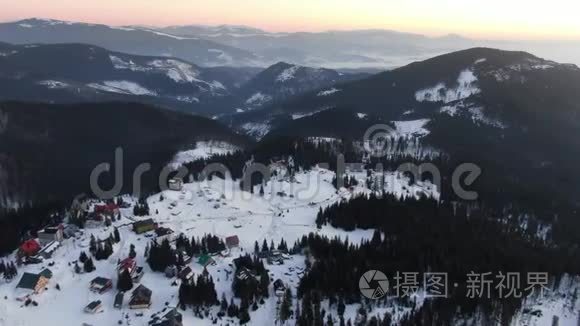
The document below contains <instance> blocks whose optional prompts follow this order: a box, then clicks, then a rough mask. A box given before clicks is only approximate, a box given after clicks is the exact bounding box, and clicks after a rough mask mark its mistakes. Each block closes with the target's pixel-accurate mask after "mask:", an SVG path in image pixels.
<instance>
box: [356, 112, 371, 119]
mask: <svg viewBox="0 0 580 326" xmlns="http://www.w3.org/2000/svg"><path fill="white" fill-rule="evenodd" d="M367 115H368V114H366V113H360V112H359V113H357V114H356V116H357V117H358V118H359V119H364V118H366V117H367Z"/></svg>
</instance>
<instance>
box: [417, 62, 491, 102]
mask: <svg viewBox="0 0 580 326" xmlns="http://www.w3.org/2000/svg"><path fill="white" fill-rule="evenodd" d="M457 84H458V85H457V86H456V87H454V88H447V86H446V85H445V84H444V83H438V84H437V85H435V86H433V87H430V88H425V89H422V90H419V91H417V92H415V99H416V100H417V101H418V102H443V103H450V102H454V101H458V100H462V99H466V98H468V97H470V96H472V95H475V94H479V93H481V90H480V89H479V88H478V87H477V77H476V76H475V74H474V73H473V71H471V70H469V69H466V70H463V71H462V72H461V73H459V76H458V77H457Z"/></svg>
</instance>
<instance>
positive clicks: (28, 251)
mask: <svg viewBox="0 0 580 326" xmlns="http://www.w3.org/2000/svg"><path fill="white" fill-rule="evenodd" d="M39 251H40V244H38V242H36V240H34V239H30V240H26V241H24V242H23V243H22V244H21V245H20V252H21V253H22V255H23V256H27V257H30V256H35V255H36V254H37V253H38V252H39Z"/></svg>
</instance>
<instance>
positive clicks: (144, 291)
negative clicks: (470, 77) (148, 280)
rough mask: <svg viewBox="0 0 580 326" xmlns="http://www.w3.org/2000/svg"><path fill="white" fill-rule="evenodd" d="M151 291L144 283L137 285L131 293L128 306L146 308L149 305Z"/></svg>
mask: <svg viewBox="0 0 580 326" xmlns="http://www.w3.org/2000/svg"><path fill="white" fill-rule="evenodd" d="M152 295H153V292H152V291H151V290H149V289H148V288H147V287H145V286H144V285H139V286H138V287H137V288H136V289H135V290H133V293H131V300H129V308H131V309H148V308H149V307H150V306H151V296H152Z"/></svg>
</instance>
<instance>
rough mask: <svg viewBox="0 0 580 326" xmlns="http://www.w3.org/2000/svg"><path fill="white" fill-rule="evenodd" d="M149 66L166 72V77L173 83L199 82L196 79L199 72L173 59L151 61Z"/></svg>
mask: <svg viewBox="0 0 580 326" xmlns="http://www.w3.org/2000/svg"><path fill="white" fill-rule="evenodd" d="M148 64H149V65H150V66H152V67H155V68H157V69H162V70H164V71H165V72H166V74H167V76H168V77H169V78H171V79H173V81H175V82H178V83H187V82H189V83H191V82H194V81H196V82H199V81H201V80H199V79H198V78H197V77H198V75H199V72H198V71H197V70H196V69H194V67H193V66H192V65H190V64H187V63H185V62H182V61H179V60H174V59H167V60H161V59H158V60H153V61H150V62H149V63H148Z"/></svg>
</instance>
